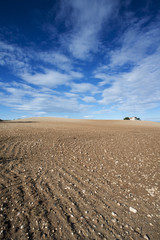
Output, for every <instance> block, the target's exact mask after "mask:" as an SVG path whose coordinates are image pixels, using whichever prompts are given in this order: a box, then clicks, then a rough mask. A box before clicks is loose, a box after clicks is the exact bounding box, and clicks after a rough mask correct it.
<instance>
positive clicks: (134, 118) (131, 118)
mask: <svg viewBox="0 0 160 240" xmlns="http://www.w3.org/2000/svg"><path fill="white" fill-rule="evenodd" d="M129 120H140V119H139V118H137V117H130V118H129Z"/></svg>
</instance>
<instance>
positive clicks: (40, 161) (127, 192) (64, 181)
mask: <svg viewBox="0 0 160 240" xmlns="http://www.w3.org/2000/svg"><path fill="white" fill-rule="evenodd" d="M159 161H160V124H159V123H151V122H143V121H140V122H139V121H137V122H136V121H93V120H92V121H91V120H71V119H70V120H69V119H54V118H35V119H34V118H33V119H25V120H19V121H7V122H1V123H0V239H14V240H16V239H18V240H19V239H20V240H23V239H30V240H33V239H37V240H40V239H69V240H70V239H71V240H72V239H82V240H84V239H109V240H112V239H117V240H118V239H119V240H120V239H127V240H128V239H137V240H140V239H147V240H149V239H152V240H159V239H160V224H159V223H160V221H159V185H158V179H159V178H158V173H159V171H158V162H159Z"/></svg>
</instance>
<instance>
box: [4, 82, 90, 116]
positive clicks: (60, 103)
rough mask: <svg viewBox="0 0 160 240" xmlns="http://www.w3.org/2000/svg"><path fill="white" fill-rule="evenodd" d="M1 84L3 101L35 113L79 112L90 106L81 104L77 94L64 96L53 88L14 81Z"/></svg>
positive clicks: (18, 108) (20, 109)
mask: <svg viewBox="0 0 160 240" xmlns="http://www.w3.org/2000/svg"><path fill="white" fill-rule="evenodd" d="M0 85H1V89H2V90H3V92H1V93H0V95H1V103H2V104H4V105H5V106H8V107H12V108H13V109H15V110H18V111H26V112H28V113H33V112H34V114H36V113H40V112H43V113H50V112H55V113H61V112H65V113H67V112H69V113H77V112H78V113H79V112H83V111H86V110H87V109H88V108H89V106H87V105H84V104H80V103H79V102H78V100H77V98H75V96H73V95H68V96H67V95H64V96H62V94H61V93H60V92H56V91H52V90H51V89H47V88H38V89H37V88H34V87H29V86H28V85H26V84H18V83H14V82H12V83H10V84H3V83H1V82H0ZM64 103H65V104H64Z"/></svg>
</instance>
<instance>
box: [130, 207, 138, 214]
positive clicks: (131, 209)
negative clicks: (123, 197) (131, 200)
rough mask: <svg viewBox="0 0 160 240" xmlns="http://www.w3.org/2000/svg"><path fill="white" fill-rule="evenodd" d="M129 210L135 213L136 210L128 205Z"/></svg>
mask: <svg viewBox="0 0 160 240" xmlns="http://www.w3.org/2000/svg"><path fill="white" fill-rule="evenodd" d="M129 211H130V212H133V213H137V210H136V209H135V208H132V207H129Z"/></svg>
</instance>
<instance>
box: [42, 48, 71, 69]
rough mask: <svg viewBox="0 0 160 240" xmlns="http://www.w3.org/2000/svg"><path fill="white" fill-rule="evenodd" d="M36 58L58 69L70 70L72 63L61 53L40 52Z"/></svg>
mask: <svg viewBox="0 0 160 240" xmlns="http://www.w3.org/2000/svg"><path fill="white" fill-rule="evenodd" d="M38 58H40V59H41V60H42V61H44V62H46V63H50V64H52V65H55V66H57V67H58V68H59V69H63V70H71V69H72V68H73V67H72V61H71V59H69V58H68V57H66V56H65V55H64V54H62V53H58V52H40V53H39V54H38Z"/></svg>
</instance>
